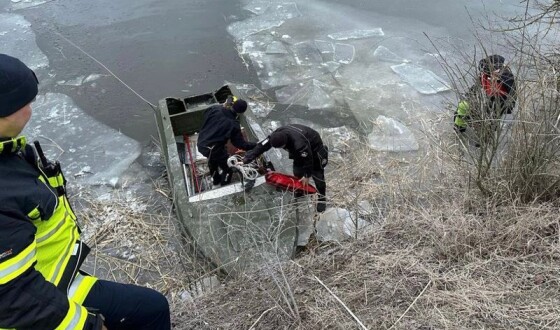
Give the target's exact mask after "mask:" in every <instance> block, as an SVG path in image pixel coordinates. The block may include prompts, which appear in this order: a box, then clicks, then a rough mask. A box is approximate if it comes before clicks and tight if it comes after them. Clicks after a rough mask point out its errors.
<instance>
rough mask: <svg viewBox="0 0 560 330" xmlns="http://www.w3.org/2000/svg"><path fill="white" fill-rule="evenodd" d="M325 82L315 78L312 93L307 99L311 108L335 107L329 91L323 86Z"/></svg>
mask: <svg viewBox="0 0 560 330" xmlns="http://www.w3.org/2000/svg"><path fill="white" fill-rule="evenodd" d="M322 86H324V84H322V83H321V82H319V81H317V80H315V79H313V83H312V84H311V93H310V95H309V98H308V100H307V106H308V107H309V109H326V108H332V107H334V101H333V99H332V98H331V97H330V95H329V94H327V92H325V90H324V89H323V88H322Z"/></svg>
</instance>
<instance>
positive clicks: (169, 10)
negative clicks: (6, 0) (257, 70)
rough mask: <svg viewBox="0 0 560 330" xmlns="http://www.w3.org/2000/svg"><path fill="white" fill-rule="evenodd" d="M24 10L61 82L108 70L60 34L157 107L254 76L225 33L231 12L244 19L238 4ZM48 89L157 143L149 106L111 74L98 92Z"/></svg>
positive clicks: (58, 5) (71, 2)
mask: <svg viewBox="0 0 560 330" xmlns="http://www.w3.org/2000/svg"><path fill="white" fill-rule="evenodd" d="M19 13H21V14H23V15H24V16H25V17H26V19H27V20H28V21H30V22H31V23H32V25H33V29H34V30H35V33H36V34H37V43H38V45H39V47H40V48H41V50H42V51H43V52H44V53H45V54H46V55H47V57H48V58H49V61H50V70H51V71H52V72H54V73H55V74H56V79H55V81H58V80H68V79H72V78H75V77H77V76H80V75H85V76H88V75H89V74H92V73H103V74H105V73H106V72H105V71H104V70H103V69H102V68H101V67H100V66H99V65H98V64H97V63H95V62H94V61H92V60H91V59H90V58H88V57H87V56H86V55H84V54H83V53H81V52H80V51H78V50H77V49H75V48H74V47H72V46H71V45H70V44H68V43H67V42H66V41H64V40H63V39H61V38H60V37H58V36H57V35H56V34H55V33H54V32H53V31H58V32H60V33H61V34H63V35H65V36H66V37H67V38H68V39H70V40H71V41H73V42H74V43H75V44H77V45H78V46H79V47H81V48H83V49H84V50H85V51H86V52H88V53H89V54H91V55H92V56H93V57H95V58H96V59H98V60H99V61H100V62H102V63H103V64H104V65H106V66H107V67H108V68H109V69H110V70H112V71H113V72H114V73H115V74H117V75H118V76H119V77H120V78H121V79H122V80H123V81H124V82H126V83H127V84H128V85H130V86H131V87H132V88H133V89H134V90H136V91H137V92H138V93H139V94H141V95H142V96H143V97H145V98H146V99H147V100H149V101H150V102H151V103H153V104H157V102H158V100H159V99H161V98H163V97H166V96H186V95H192V94H196V93H202V92H207V91H208V90H213V89H217V88H218V87H220V86H221V85H222V84H223V83H224V81H225V80H229V81H240V82H246V81H251V80H254V79H255V78H254V77H253V76H252V75H251V74H250V73H249V72H248V71H247V70H246V68H245V66H244V65H243V63H242V62H241V61H240V60H239V57H238V55H237V52H236V51H235V48H234V47H235V44H234V42H233V40H232V39H231V38H230V37H229V35H228V34H227V32H226V26H227V25H228V24H229V21H230V20H231V19H233V18H232V15H237V16H238V17H239V15H242V14H243V13H242V12H241V9H240V8H239V6H238V5H237V4H236V3H235V2H234V1H228V0H212V1H184V0H166V1H153V0H119V1H108V0H101V1H84V0H78V1H76V0H57V1H54V2H49V3H47V4H44V5H40V6H38V7H35V8H30V9H25V10H22V11H20V12H19ZM241 17H242V16H241ZM41 87H42V92H44V91H46V90H48V91H55V92H61V93H65V94H67V95H69V96H70V97H72V98H73V99H74V100H75V101H76V103H77V104H78V106H80V107H81V108H82V109H83V110H84V111H85V112H86V113H88V114H90V115H92V116H93V117H94V118H96V119H98V120H99V121H101V122H103V123H105V124H107V125H109V126H111V127H113V128H115V129H117V130H120V131H121V132H122V133H124V134H126V135H128V136H130V137H132V138H134V139H136V140H138V141H140V142H142V143H143V144H144V145H145V144H146V143H148V142H150V141H151V139H152V137H155V138H156V139H157V130H156V125H155V121H154V117H153V113H152V110H151V109H150V107H149V106H148V105H147V104H146V103H144V102H143V101H141V100H140V99H139V98H138V97H137V96H135V95H134V94H133V93H131V92H130V91H129V90H127V89H126V88H125V87H124V86H123V85H122V84H120V83H119V82H117V80H116V79H114V78H112V77H103V78H101V79H99V80H97V81H96V84H95V87H91V86H90V84H84V85H83V86H79V87H71V86H59V85H56V84H51V85H50V86H45V85H43V86H41Z"/></svg>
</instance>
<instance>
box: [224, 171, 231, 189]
mask: <svg viewBox="0 0 560 330" xmlns="http://www.w3.org/2000/svg"><path fill="white" fill-rule="evenodd" d="M232 177H233V171H231V170H230V171H227V172H222V186H226V185H228V184H230V183H231V178H232Z"/></svg>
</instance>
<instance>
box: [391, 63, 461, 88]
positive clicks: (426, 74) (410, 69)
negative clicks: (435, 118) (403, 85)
mask: <svg viewBox="0 0 560 330" xmlns="http://www.w3.org/2000/svg"><path fill="white" fill-rule="evenodd" d="M391 69H393V71H394V72H396V73H397V74H398V75H399V76H401V78H402V79H403V80H404V81H406V82H407V83H408V84H409V85H411V86H412V87H413V88H414V89H416V90H417V91H418V92H420V93H422V94H436V93H438V92H443V91H446V90H449V89H450V88H449V86H448V84H447V83H445V81H444V80H443V79H442V78H440V77H438V76H437V75H436V74H435V73H433V72H432V71H430V70H427V69H424V68H422V67H420V66H417V65H413V64H399V65H393V66H391Z"/></svg>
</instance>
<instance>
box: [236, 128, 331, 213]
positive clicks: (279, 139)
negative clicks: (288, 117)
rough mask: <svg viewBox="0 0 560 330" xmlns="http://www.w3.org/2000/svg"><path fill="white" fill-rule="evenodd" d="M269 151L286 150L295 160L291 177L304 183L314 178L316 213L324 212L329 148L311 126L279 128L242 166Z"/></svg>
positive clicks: (257, 147) (246, 158)
mask: <svg viewBox="0 0 560 330" xmlns="http://www.w3.org/2000/svg"><path fill="white" fill-rule="evenodd" d="M270 148H282V149H285V150H287V151H288V153H289V157H290V159H293V160H294V163H293V172H294V176H296V177H298V178H300V181H301V182H302V183H303V184H308V183H309V179H310V178H313V181H314V182H315V186H316V188H317V191H318V193H319V198H318V203H317V212H324V211H325V209H326V207H327V205H326V189H327V185H326V183H325V166H327V163H328V148H327V147H326V146H325V145H323V140H322V139H321V136H320V135H319V133H318V132H317V131H315V130H314V129H312V128H311V127H307V126H304V125H299V124H291V125H286V126H282V127H280V128H278V129H276V130H275V131H274V132H272V133H271V134H270V135H269V136H268V137H267V138H266V139H264V140H262V141H260V142H259V143H258V144H257V146H256V147H255V148H254V149H253V150H251V151H250V152H248V153H247V154H246V155H245V157H244V159H243V163H245V164H247V163H250V162H252V161H253V160H254V159H256V158H257V157H258V156H260V155H262V154H263V153H264V152H266V151H268V150H270Z"/></svg>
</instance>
